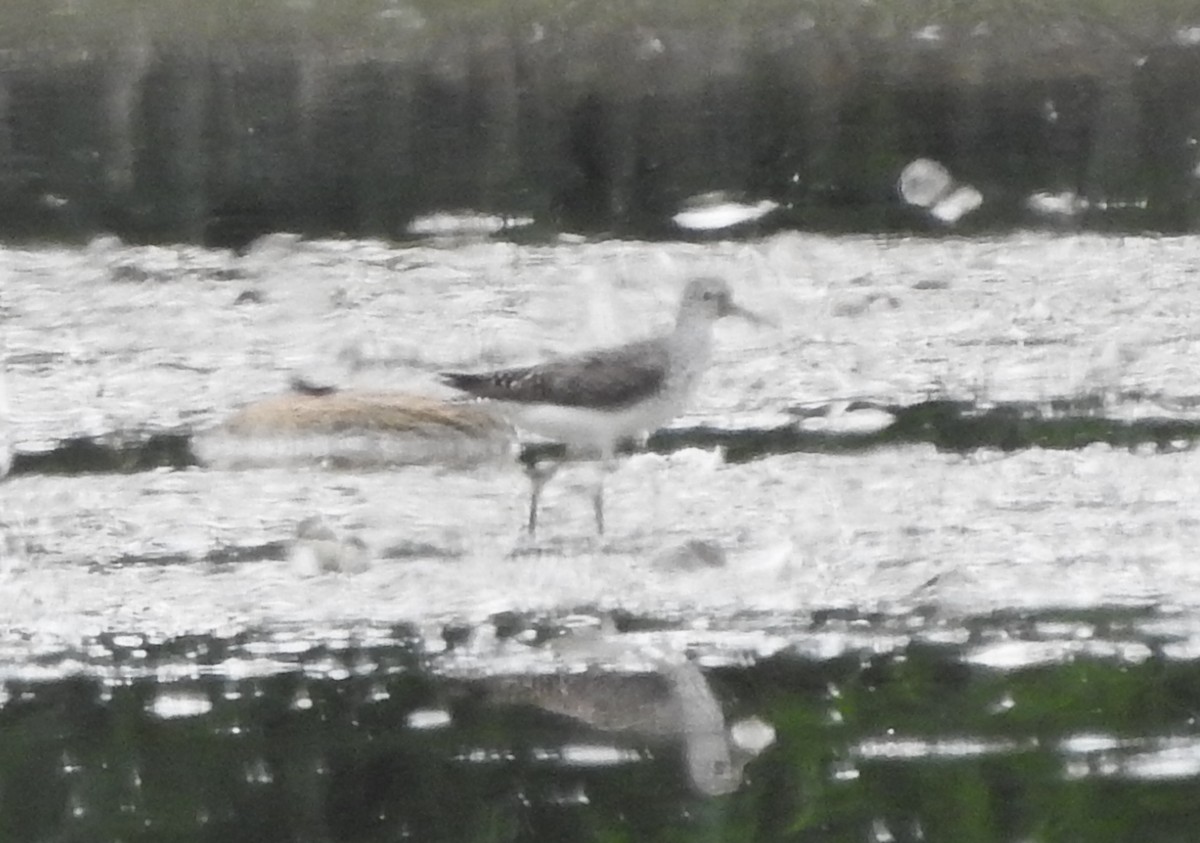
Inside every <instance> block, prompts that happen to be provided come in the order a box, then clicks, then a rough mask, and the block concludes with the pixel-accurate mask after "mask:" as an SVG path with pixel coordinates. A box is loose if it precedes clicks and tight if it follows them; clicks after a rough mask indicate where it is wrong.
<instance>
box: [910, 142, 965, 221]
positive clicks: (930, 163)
mask: <svg viewBox="0 0 1200 843" xmlns="http://www.w3.org/2000/svg"><path fill="white" fill-rule="evenodd" d="M896 189H897V191H898V192H899V193H900V198H902V199H903V200H904V201H905V202H907V203H908V204H910V205H916V206H917V207H918V208H925V209H927V210H928V211H929V214H930V216H932V217H933V218H934V219H936V220H938V221H940V222H943V223H947V224H953V223H956V222H958V220H960V219H961V218H962V217H964V216H966V215H967V214H969V213H971V211H974V210H975V209H977V208H978V207H979V206H980V205H982V204H983V194H982V193H980V192H979V191H978V190H976V189H975V188H974V187H972V186H971V185H969V184H958V183H956V182H955V181H954V177H953V176H951V175H950V171H949V170H947V169H946V168H945V167H944V166H943V165H942V164H940V163H938V162H937V161H934V160H933V159H931V158H917V159H915V160H914V161H910V162H909V163H908V165H907V166H905V168H904V169H903V170H901V171H900V178H899V180H898V181H897V184H896Z"/></svg>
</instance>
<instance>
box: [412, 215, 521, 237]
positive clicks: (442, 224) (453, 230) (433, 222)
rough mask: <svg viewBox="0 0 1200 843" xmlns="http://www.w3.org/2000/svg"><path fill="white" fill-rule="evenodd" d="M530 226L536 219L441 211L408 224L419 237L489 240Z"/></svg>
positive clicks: (519, 216)
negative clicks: (488, 238)
mask: <svg viewBox="0 0 1200 843" xmlns="http://www.w3.org/2000/svg"><path fill="white" fill-rule="evenodd" d="M527 225H533V217H529V216H521V215H512V216H508V215H505V216H501V215H499V214H484V213H480V212H478V211H440V212H438V213H434V214H426V215H425V216H421V217H417V218H415V219H414V220H413V221H412V222H410V223H409V224H408V233H409V234H413V235H416V236H419V237H486V236H488V235H491V234H498V233H499V232H501V231H508V230H510V229H514V228H524V227H525V226H527Z"/></svg>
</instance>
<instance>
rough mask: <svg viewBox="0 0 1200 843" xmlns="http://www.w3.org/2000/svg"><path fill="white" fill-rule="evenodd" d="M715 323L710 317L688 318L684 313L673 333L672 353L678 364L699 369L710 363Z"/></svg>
mask: <svg viewBox="0 0 1200 843" xmlns="http://www.w3.org/2000/svg"><path fill="white" fill-rule="evenodd" d="M712 342H713V323H712V321H711V320H709V319H697V318H695V317H692V318H688V314H682V315H681V316H680V318H679V320H678V321H677V322H676V323H675V330H674V331H673V332H672V334H671V354H672V356H673V357H674V358H675V360H676V366H678V367H679V368H680V369H681V370H684V371H697V370H701V369H703V368H704V367H705V366H707V365H708V359H709V357H710V355H711V352H712Z"/></svg>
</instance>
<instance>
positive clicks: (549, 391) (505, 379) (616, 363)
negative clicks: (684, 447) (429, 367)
mask: <svg viewBox="0 0 1200 843" xmlns="http://www.w3.org/2000/svg"><path fill="white" fill-rule="evenodd" d="M667 363H668V360H667V350H666V348H665V346H664V345H663V344H662V342H661V341H658V340H645V341H643V342H637V343H632V344H630V345H623V346H620V347H618V348H610V349H603V350H600V351H589V352H586V353H584V354H576V355H572V356H570V357H562V358H559V359H557V360H549V361H547V362H545V363H539V364H538V365H536V366H524V367H520V368H515V369H499V370H497V371H494V372H483V373H480V374H466V373H461V372H445V373H443V374H442V379H443V380H444V381H445V382H446V383H447V384H449V385H450V386H453V387H454V388H455V389H461V390H462V391H463V392H469V393H470V394H472V395H475V396H477V397H479V398H491V399H494V400H497V401H513V402H517V403H522V404H562V405H565V406H570V407H599V408H603V409H606V410H619V409H621V408H623V407H628V406H630V405H632V404H636V403H637V402H638V401H640V400H642V399H643V398H646V397H647V396H649V395H652V394H654V392H656V391H657V390H658V389H659V388H661V387H662V385H663V382H664V381H665V380H666V376H667Z"/></svg>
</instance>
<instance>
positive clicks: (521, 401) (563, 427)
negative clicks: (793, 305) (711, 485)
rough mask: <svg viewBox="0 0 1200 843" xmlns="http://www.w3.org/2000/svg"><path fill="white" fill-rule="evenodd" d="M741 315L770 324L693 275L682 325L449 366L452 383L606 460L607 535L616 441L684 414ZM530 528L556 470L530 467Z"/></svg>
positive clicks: (597, 494) (531, 428)
mask: <svg viewBox="0 0 1200 843" xmlns="http://www.w3.org/2000/svg"><path fill="white" fill-rule="evenodd" d="M723 316H741V317H742V318H744V319H747V320H749V321H751V322H755V323H760V324H767V320H765V319H763V318H762V317H761V316H759V315H758V314H756V313H753V312H752V311H749V310H746V309H745V308H742V307H740V306H739V305H737V304H736V303H735V302H734V301H733V296H732V294H731V292H730V289H729V285H728V284H726V283H725V282H724V281H723V280H721V279H719V278H696V279H694V280H692V281H690V282H689V283H688V285H687V287H686V288H685V289H684V291H683V297H682V299H681V300H680V303H679V314H678V316H677V317H676V319H675V327H674V329H673V330H671V331H669V332H668V333H666V334H663V335H661V336H658V337H653V338H650V339H645V340H641V341H638V342H632V343H628V344H626V345H620V346H615V347H611V348H601V349H596V350H592V351H584V352H581V353H578V354H574V355H571V356H567V357H560V358H556V359H551V360H548V361H546V362H543V363H538V364H535V365H532V366H522V367H517V368H511V369H497V370H495V371H490V372H480V373H475V374H470V373H464V372H443V373H442V374H441V377H442V380H443V381H444V382H445V383H447V384H448V385H450V386H452V387H454V388H455V389H458V390H461V391H463V392H467V393H469V394H471V395H474V396H476V397H477V398H485V399H489V400H490V401H492V402H494V403H495V404H496V405H497V408H498V409H499V410H500V412H501V413H502V414H504V415H506V416H507V417H508V418H509V419H510V420H511V421H512V423H513V424H514V425H516V427H518V428H520V429H523V430H526V431H528V432H531V433H535V434H538V435H539V436H544V437H546V438H548V439H552V440H554V441H556V442H560V443H562V444H563V445H565V446H566V448H567V451H568V452H569V453H570V454H573V455H577V456H587V457H593V458H597V457H598V458H599V461H600V462H599V470H598V471H597V476H596V481H595V484H594V485H593V487H592V508H593V512H594V514H595V518H596V531H597V532H598V533H600V534H601V535H603V534H604V474H605V472H606V471H607V470H608V469H609V467H610V466H611V464H612V461H613V457H614V454H615V452H616V448H617V445H618V444H619V443H620V442H621V441H622V440H625V439H629V438H631V437H635V436H640V435H642V434H645V433H651V432H653V431H654V430H656V429H657V428H659V427H660V426H661V425H663V424H665V423H666V422H667V421H670V420H671V419H672V418H674V417H675V416H677V415H679V413H680V412H682V411H683V409H684V407H685V405H686V404H687V401H688V399H689V398H690V397H691V395H692V393H693V392H694V391H695V388H696V384H697V383H698V382H699V380H700V376H701V375H702V374H703V373H704V370H705V369H706V368H707V366H708V361H709V357H710V356H711V353H712V335H713V325H714V323H715V322H716V321H717V320H718V319H720V318H721V317H723ZM529 475H530V479H531V481H532V483H533V488H532V492H531V494H530V500H529V523H528V531H529V533H530V534H531V535H532V534H533V533H534V532H536V530H537V510H538V499H539V497H540V495H541V491H542V487H543V486H544V485H545V483H546V481H548V480H549V479H550V477H551V476H552V475H553V469H551V470H550V471H544V470H542V469H540V468H538V467H536V466H535V467H533V468H531V469H530V471H529Z"/></svg>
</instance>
